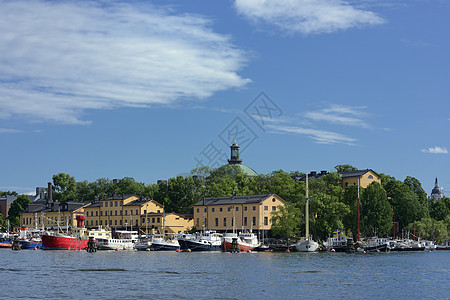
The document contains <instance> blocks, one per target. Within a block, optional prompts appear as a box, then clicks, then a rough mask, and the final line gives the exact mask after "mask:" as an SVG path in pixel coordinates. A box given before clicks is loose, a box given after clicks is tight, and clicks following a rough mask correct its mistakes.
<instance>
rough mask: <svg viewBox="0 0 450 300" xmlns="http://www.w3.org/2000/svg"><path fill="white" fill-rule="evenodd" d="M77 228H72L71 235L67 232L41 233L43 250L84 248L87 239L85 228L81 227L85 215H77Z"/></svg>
mask: <svg viewBox="0 0 450 300" xmlns="http://www.w3.org/2000/svg"><path fill="white" fill-rule="evenodd" d="M76 218H77V228H73V229H72V235H68V234H61V233H56V234H50V233H45V234H43V235H42V249H44V250H84V249H86V247H87V243H88V241H89V239H88V237H87V234H86V228H83V227H84V226H83V223H84V220H85V217H84V216H83V215H78V216H77V217H76Z"/></svg>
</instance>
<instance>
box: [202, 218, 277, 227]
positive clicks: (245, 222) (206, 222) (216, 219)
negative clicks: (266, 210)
mask: <svg viewBox="0 0 450 300" xmlns="http://www.w3.org/2000/svg"><path fill="white" fill-rule="evenodd" d="M204 222H205V224H204V225H205V226H207V227H209V224H208V218H205V221H204ZM268 225H269V218H268V217H264V226H268ZM214 226H215V227H219V218H215V219H214ZM223 226H224V227H226V226H227V218H223ZM230 226H234V224H233V218H231V225H230ZM243 226H248V224H247V217H244V224H243ZM252 226H256V217H252ZM197 227H198V228H200V227H201V224H200V219H199V218H197Z"/></svg>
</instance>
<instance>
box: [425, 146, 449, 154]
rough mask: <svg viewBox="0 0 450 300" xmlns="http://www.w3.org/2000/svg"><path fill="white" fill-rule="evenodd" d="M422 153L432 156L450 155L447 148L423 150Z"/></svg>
mask: <svg viewBox="0 0 450 300" xmlns="http://www.w3.org/2000/svg"><path fill="white" fill-rule="evenodd" d="M420 151H422V152H424V153H431V154H448V150H447V148H446V147H430V148H428V149H422V150H420Z"/></svg>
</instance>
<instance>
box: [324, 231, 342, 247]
mask: <svg viewBox="0 0 450 300" xmlns="http://www.w3.org/2000/svg"><path fill="white" fill-rule="evenodd" d="M323 245H324V247H325V249H327V250H328V251H332V252H345V251H347V238H346V237H345V236H343V235H340V234H339V232H337V236H333V237H329V238H328V239H327V241H326V242H324V243H323Z"/></svg>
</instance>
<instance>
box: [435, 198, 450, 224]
mask: <svg viewBox="0 0 450 300" xmlns="http://www.w3.org/2000/svg"><path fill="white" fill-rule="evenodd" d="M430 215H431V217H432V218H434V219H436V220H438V221H442V220H444V219H445V218H446V217H448V216H450V198H447V197H442V198H441V199H439V200H435V201H434V202H432V203H431V212H430Z"/></svg>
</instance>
